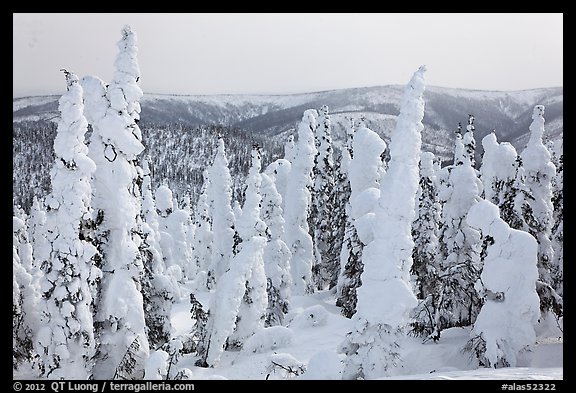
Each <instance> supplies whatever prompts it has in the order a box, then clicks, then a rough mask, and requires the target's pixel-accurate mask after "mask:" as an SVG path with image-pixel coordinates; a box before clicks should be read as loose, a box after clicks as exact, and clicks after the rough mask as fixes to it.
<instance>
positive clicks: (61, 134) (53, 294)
mask: <svg viewBox="0 0 576 393" xmlns="http://www.w3.org/2000/svg"><path fill="white" fill-rule="evenodd" d="M64 73H65V75H66V86H67V91H66V93H64V95H62V97H61V98H60V101H59V106H58V109H59V111H60V115H61V117H60V121H59V122H58V130H57V135H56V138H55V139H54V155H55V158H56V159H55V163H54V166H53V167H52V170H51V173H50V178H51V185H52V192H51V193H50V194H49V195H48V196H47V197H46V205H47V213H46V224H45V228H46V234H47V240H48V242H49V243H50V248H51V250H50V257H49V259H48V260H45V261H42V271H43V273H44V278H43V280H42V283H41V291H42V300H41V305H40V306H39V308H40V309H41V317H40V322H41V324H42V327H41V328H40V330H39V331H38V334H37V336H36V341H37V342H36V350H37V352H38V353H39V354H40V355H41V357H42V361H43V364H42V366H41V367H42V376H43V377H45V378H51V379H61V378H65V379H87V378H90V377H91V376H92V367H93V364H94V357H95V353H96V342H95V338H94V322H93V318H92V311H93V298H92V289H91V288H92V287H93V286H94V285H96V283H97V282H98V281H99V279H100V277H101V272H100V270H99V269H98V268H97V267H96V266H95V265H94V261H93V257H94V255H95V254H96V253H97V250H96V248H95V247H94V246H93V245H92V244H90V243H89V242H87V241H85V240H84V239H83V238H82V237H81V234H80V227H81V225H82V222H83V221H85V220H88V219H89V217H90V215H91V199H92V195H91V194H92V188H91V185H90V178H91V176H92V174H93V173H94V170H95V169H96V168H95V164H94V162H93V161H92V160H91V159H90V158H89V157H88V155H87V153H88V147H87V146H86V145H85V144H84V134H85V133H86V131H87V130H88V122H87V121H86V118H85V117H84V115H83V103H82V87H81V86H80V83H79V80H78V77H77V76H76V75H74V74H73V73H70V72H68V71H65V70H64Z"/></svg>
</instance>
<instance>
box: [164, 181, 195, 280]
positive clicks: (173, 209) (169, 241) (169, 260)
mask: <svg viewBox="0 0 576 393" xmlns="http://www.w3.org/2000/svg"><path fill="white" fill-rule="evenodd" d="M155 195H156V210H157V211H158V215H159V217H158V221H159V228H160V244H161V245H162V251H163V252H164V254H165V258H166V266H167V267H171V266H177V267H178V268H179V269H180V271H182V272H183V271H184V270H185V268H186V267H187V266H188V265H189V264H190V263H191V261H192V255H191V250H190V248H189V247H188V243H187V233H186V232H187V229H188V228H190V226H191V225H192V222H191V220H190V216H189V215H188V213H187V212H186V210H184V209H179V208H178V205H177V204H175V203H174V196H173V194H172V190H170V188H168V186H166V185H161V186H160V187H158V189H157V190H156V194H155ZM188 269H190V267H189V268H188ZM195 273H196V272H194V271H193V272H192V278H193V277H194V276H195Z"/></svg>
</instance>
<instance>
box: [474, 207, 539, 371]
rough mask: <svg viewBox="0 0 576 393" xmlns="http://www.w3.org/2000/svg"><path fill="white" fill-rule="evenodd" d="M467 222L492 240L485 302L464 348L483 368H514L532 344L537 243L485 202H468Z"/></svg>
mask: <svg viewBox="0 0 576 393" xmlns="http://www.w3.org/2000/svg"><path fill="white" fill-rule="evenodd" d="M467 221H468V223H469V225H470V226H472V227H475V228H477V229H478V230H480V231H481V232H482V235H483V236H490V238H491V239H492V242H491V244H490V245H489V246H488V248H487V250H486V258H485V260H484V268H483V270H482V275H481V277H482V284H483V286H484V290H485V294H486V302H485V303H484V305H483V306H482V309H481V311H480V314H478V317H477V318H476V322H475V323H474V327H473V329H472V331H471V332H470V335H471V339H470V341H469V343H468V345H467V346H468V347H469V349H471V350H473V351H474V352H475V354H476V356H477V357H478V360H479V362H480V364H481V365H482V366H485V367H494V368H498V367H508V366H510V367H516V366H517V360H518V354H519V353H520V352H521V351H523V350H525V349H527V347H528V346H530V345H532V344H534V343H535V342H536V333H535V332H534V326H535V325H536V323H537V321H538V318H539V316H540V312H539V299H538V294H537V293H536V280H537V279H538V268H537V266H536V264H537V248H538V245H537V243H536V240H535V239H534V238H533V237H532V236H530V235H529V234H528V233H526V232H524V231H519V230H516V229H512V228H510V227H509V226H508V224H506V223H505V222H504V221H503V220H502V219H501V218H500V216H499V211H498V207H497V206H496V205H494V204H493V203H491V202H488V201H486V200H481V201H480V202H478V203H476V204H475V205H474V206H472V208H471V209H470V212H469V213H468V216H467Z"/></svg>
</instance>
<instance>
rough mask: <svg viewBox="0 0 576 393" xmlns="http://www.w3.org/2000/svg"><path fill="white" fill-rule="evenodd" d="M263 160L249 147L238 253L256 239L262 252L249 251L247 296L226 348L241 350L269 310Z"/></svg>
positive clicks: (255, 147) (253, 249)
mask: <svg viewBox="0 0 576 393" xmlns="http://www.w3.org/2000/svg"><path fill="white" fill-rule="evenodd" d="M261 168H262V157H261V156H260V148H259V147H258V146H253V147H252V165H251V166H250V170H249V172H248V178H247V179H246V183H247V186H246V201H245V202H244V206H243V207H242V215H241V217H240V218H238V219H237V221H236V222H237V228H238V235H239V236H240V238H241V239H242V243H240V247H239V250H242V248H244V247H245V246H246V245H247V244H249V243H251V242H253V239H254V238H256V239H258V241H257V243H258V244H261V246H262V250H259V249H257V248H255V247H251V252H252V253H253V254H254V255H253V256H250V255H247V256H246V258H249V259H252V261H253V262H252V272H251V274H250V276H249V277H248V279H247V280H246V292H245V293H244V296H243V297H242V302H241V303H240V307H239V309H238V316H237V319H236V327H235V329H234V332H233V333H232V334H231V335H230V337H229V338H228V344H227V348H242V345H243V344H244V342H245V341H246V340H247V339H248V338H249V337H251V336H252V335H253V334H254V333H255V332H256V331H258V330H260V329H262V328H264V321H265V319H266V308H267V306H268V295H267V292H266V286H267V280H266V274H265V271H264V259H263V252H264V247H265V244H263V243H262V242H260V241H259V239H261V238H264V239H266V236H267V232H268V228H267V227H266V224H265V223H264V221H262V219H261V218H260V210H261V205H262V196H261V194H260V187H261V185H262V175H261V174H260V169H261Z"/></svg>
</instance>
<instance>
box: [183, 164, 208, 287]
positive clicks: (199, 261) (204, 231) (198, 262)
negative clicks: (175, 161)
mask: <svg viewBox="0 0 576 393" xmlns="http://www.w3.org/2000/svg"><path fill="white" fill-rule="evenodd" d="M202 176H203V179H204V182H203V184H202V189H201V192H200V197H199V198H198V203H197V204H196V210H195V212H194V223H195V225H196V230H195V233H194V240H193V242H192V263H191V265H192V267H193V268H194V269H195V270H196V271H197V272H198V278H197V279H196V280H195V282H196V285H195V287H196V288H198V289H200V288H205V287H206V278H207V271H208V269H209V266H210V260H211V258H212V217H211V212H210V206H209V205H208V189H209V183H210V178H209V176H208V170H206V169H205V170H204V171H203V172H202ZM186 275H187V276H188V277H191V274H190V272H186Z"/></svg>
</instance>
